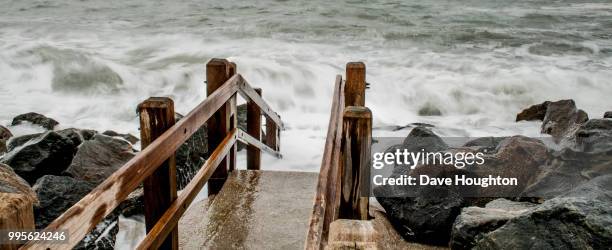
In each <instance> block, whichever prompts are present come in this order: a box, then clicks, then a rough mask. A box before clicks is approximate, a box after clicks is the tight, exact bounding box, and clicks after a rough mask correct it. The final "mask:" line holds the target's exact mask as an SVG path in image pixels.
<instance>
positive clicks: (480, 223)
mask: <svg viewBox="0 0 612 250" xmlns="http://www.w3.org/2000/svg"><path fill="white" fill-rule="evenodd" d="M536 206H537V205H536V204H533V203H528V202H515V201H510V200H506V199H503V198H500V199H496V200H493V201H491V202H489V203H487V205H486V206H485V207H466V208H463V209H462V210H461V214H460V215H459V216H458V217H457V219H456V220H455V222H454V223H453V228H452V232H451V241H450V247H451V248H452V249H471V248H472V247H474V245H476V242H478V241H479V240H481V239H482V238H483V237H484V236H485V235H486V234H487V233H489V232H491V231H493V230H496V229H498V228H499V227H501V226H503V225H504V224H505V223H506V222H507V221H508V220H510V219H512V218H516V217H518V216H520V215H522V214H525V213H526V212H528V211H529V209H531V208H534V207H536Z"/></svg>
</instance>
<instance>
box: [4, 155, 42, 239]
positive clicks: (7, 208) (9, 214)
mask: <svg viewBox="0 0 612 250" xmlns="http://www.w3.org/2000/svg"><path fill="white" fill-rule="evenodd" d="M0 168H2V166H0ZM24 183H25V182H24ZM24 185H27V183H25V184H24ZM28 188H29V187H28ZM0 200H2V203H0V230H5V232H8V231H20V230H24V231H25V230H34V210H33V203H34V201H35V200H36V198H35V196H34V195H32V196H29V195H26V194H18V193H1V192H0ZM36 202H38V201H36ZM4 236H6V234H5V235H4ZM2 240H5V241H6V240H8V239H6V238H3V239H2ZM0 249H1V250H17V249H19V244H9V243H8V242H3V243H0Z"/></svg>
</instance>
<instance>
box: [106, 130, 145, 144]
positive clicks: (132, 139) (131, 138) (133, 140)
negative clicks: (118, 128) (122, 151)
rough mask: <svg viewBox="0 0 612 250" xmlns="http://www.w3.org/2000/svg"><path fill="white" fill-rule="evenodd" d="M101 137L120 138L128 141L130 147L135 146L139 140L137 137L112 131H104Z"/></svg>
mask: <svg viewBox="0 0 612 250" xmlns="http://www.w3.org/2000/svg"><path fill="white" fill-rule="evenodd" d="M102 134H103V135H108V136H113V137H121V138H123V139H125V140H126V141H129V142H130V143H131V144H132V145H134V144H136V143H137V142H138V141H140V139H138V137H136V136H134V135H132V134H119V133H117V132H115V131H112V130H106V131H104V132H102Z"/></svg>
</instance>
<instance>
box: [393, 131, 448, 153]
mask: <svg viewBox="0 0 612 250" xmlns="http://www.w3.org/2000/svg"><path fill="white" fill-rule="evenodd" d="M403 146H404V147H403V148H404V149H407V150H408V151H409V152H417V151H421V149H424V150H425V151H428V152H437V151H442V150H445V149H447V148H448V145H447V144H446V143H445V142H444V141H443V140H442V138H440V137H439V136H437V135H436V134H434V132H432V131H431V130H430V129H429V128H426V127H422V126H419V127H416V128H414V129H412V130H411V131H410V133H409V134H408V136H407V137H406V139H404V142H403Z"/></svg>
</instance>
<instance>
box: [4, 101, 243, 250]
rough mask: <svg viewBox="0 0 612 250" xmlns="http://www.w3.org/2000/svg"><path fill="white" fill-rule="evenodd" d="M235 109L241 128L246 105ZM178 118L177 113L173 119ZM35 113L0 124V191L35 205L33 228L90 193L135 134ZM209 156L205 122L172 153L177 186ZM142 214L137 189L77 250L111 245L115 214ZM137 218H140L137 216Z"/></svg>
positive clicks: (129, 150)
mask: <svg viewBox="0 0 612 250" xmlns="http://www.w3.org/2000/svg"><path fill="white" fill-rule="evenodd" d="M242 106H244V105H241V107H240V108H239V115H238V118H239V126H242V127H246V124H245V122H246V108H245V107H242ZM182 117H183V116H182V115H180V114H178V113H177V114H176V119H177V121H178V120H179V119H181V118H182ZM24 123H25V124H27V125H29V126H39V127H40V128H42V130H44V132H42V133H34V134H26V135H21V136H13V134H12V133H11V131H10V129H9V128H10V127H15V126H20V125H22V124H24ZM58 125H59V122H57V121H55V120H54V119H52V118H49V117H46V116H44V115H42V114H37V113H26V114H22V115H18V116H16V117H15V118H14V119H13V121H12V123H11V126H9V128H7V127H4V126H0V194H19V195H21V196H23V197H25V199H26V200H28V201H29V202H31V203H33V204H34V220H35V225H36V228H37V229H42V228H45V227H46V226H47V225H49V223H51V222H52V221H53V220H55V219H56V218H57V217H58V216H59V215H61V214H62V213H63V212H65V211H66V210H67V209H68V208H70V207H71V206H72V205H74V204H75V203H76V202H78V201H79V200H80V199H81V198H83V197H84V196H85V195H86V194H88V193H89V192H91V190H93V189H94V188H95V187H96V186H97V185H98V184H100V183H101V182H102V181H104V180H105V179H106V178H107V177H108V176H110V175H111V174H112V173H113V172H115V171H116V170H117V169H119V168H120V167H121V166H123V165H124V164H125V163H126V162H127V161H129V160H130V159H131V158H132V157H134V156H135V155H136V154H137V153H138V150H136V149H135V147H134V145H135V144H136V143H138V141H139V138H138V137H137V136H134V135H131V134H122V133H118V132H115V131H110V130H107V131H104V132H98V131H95V130H91V129H77V128H68V129H60V130H56V129H55V128H57V126H58ZM207 158H208V144H207V133H206V126H203V127H202V128H200V129H199V130H198V131H196V133H195V134H194V135H193V136H192V137H191V138H190V139H189V140H187V141H186V142H185V143H184V144H183V145H182V146H181V147H180V148H179V149H178V151H177V152H176V166H177V185H178V188H179V190H180V189H182V188H184V187H185V186H186V185H187V184H188V183H189V181H190V180H191V178H193V176H194V175H195V174H196V173H197V171H198V170H199V168H200V167H201V166H202V164H203V163H204V162H205V160H206V159H207ZM142 214H144V206H143V190H142V188H138V189H136V190H135V191H134V192H132V193H131V194H130V195H129V197H128V198H127V199H126V200H125V201H124V202H122V203H121V204H120V206H119V207H117V208H116V209H115V210H114V211H113V212H112V213H111V214H110V215H108V216H107V217H106V218H105V219H104V220H103V221H101V222H100V223H99V224H98V225H97V226H96V227H95V229H94V230H93V231H92V232H91V233H90V234H88V235H87V236H86V237H85V238H84V239H83V240H82V241H81V242H80V243H79V244H78V245H77V247H76V249H113V248H114V245H115V240H116V235H117V233H118V231H119V228H118V218H119V216H120V215H123V216H125V217H130V216H134V215H142ZM140 218H142V217H140Z"/></svg>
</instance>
